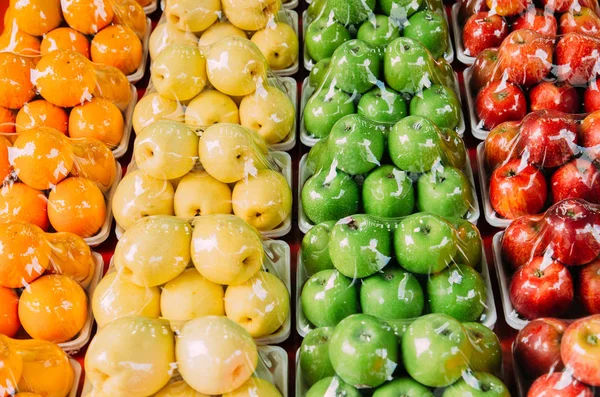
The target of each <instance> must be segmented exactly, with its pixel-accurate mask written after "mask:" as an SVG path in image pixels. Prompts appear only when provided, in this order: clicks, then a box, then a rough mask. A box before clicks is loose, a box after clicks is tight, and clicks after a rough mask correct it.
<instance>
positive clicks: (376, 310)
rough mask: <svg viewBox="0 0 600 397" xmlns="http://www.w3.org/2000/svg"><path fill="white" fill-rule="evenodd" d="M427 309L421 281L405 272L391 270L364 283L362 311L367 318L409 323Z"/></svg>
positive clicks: (379, 273) (370, 277)
mask: <svg viewBox="0 0 600 397" xmlns="http://www.w3.org/2000/svg"><path fill="white" fill-rule="evenodd" d="M424 306H425V298H424V296H423V289H422V288H421V284H419V280H417V278H416V277H415V276H414V275H412V274H411V273H409V272H407V271H405V270H403V269H399V268H396V267H390V266H387V267H386V268H384V269H383V270H382V271H381V272H378V273H375V274H373V275H372V276H369V277H367V278H365V279H363V280H362V285H361V287H360V307H361V308H362V312H363V313H365V314H370V315H372V316H375V317H378V318H381V319H384V320H388V319H407V318H414V317H419V316H420V315H421V314H422V313H423V307H424Z"/></svg>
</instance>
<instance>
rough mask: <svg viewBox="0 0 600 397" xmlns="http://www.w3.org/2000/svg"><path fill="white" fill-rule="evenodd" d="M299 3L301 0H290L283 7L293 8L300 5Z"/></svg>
mask: <svg viewBox="0 0 600 397" xmlns="http://www.w3.org/2000/svg"><path fill="white" fill-rule="evenodd" d="M299 4H300V0H292V1H288V2H287V3H283V8H285V9H286V10H293V9H294V8H296V7H298V5H299Z"/></svg>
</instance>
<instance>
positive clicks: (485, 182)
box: [477, 142, 512, 229]
mask: <svg viewBox="0 0 600 397" xmlns="http://www.w3.org/2000/svg"><path fill="white" fill-rule="evenodd" d="M484 148H485V142H481V143H480V144H479V145H477V169H478V170H479V187H480V188H481V197H482V198H483V214H484V215H485V220H486V221H487V223H489V224H490V225H492V226H494V227H497V228H500V229H506V228H507V227H508V226H509V225H510V224H511V223H512V219H505V218H501V217H499V216H498V215H497V214H496V211H494V208H492V203H491V202H490V177H489V175H488V173H487V170H486V168H485V164H484V161H483V156H484V155H483V150H484Z"/></svg>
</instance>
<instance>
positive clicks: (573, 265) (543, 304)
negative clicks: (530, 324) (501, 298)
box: [496, 200, 600, 320]
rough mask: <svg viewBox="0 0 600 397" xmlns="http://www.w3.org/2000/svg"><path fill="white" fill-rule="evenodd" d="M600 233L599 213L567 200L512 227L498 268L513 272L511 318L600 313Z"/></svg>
mask: <svg viewBox="0 0 600 397" xmlns="http://www.w3.org/2000/svg"><path fill="white" fill-rule="evenodd" d="M598 228H600V209H598V207H596V206H593V205H591V204H589V203H587V202H585V201H583V200H564V201H561V202H559V203H557V204H555V205H554V206H552V207H550V209H548V211H546V213H545V214H544V215H539V216H524V217H521V218H519V219H517V220H515V221H514V222H513V223H511V225H510V226H509V227H508V228H507V229H506V231H505V232H504V235H503V237H502V242H501V257H502V263H497V264H496V265H497V266H504V269H506V270H505V271H507V272H508V273H509V274H510V273H512V272H513V271H514V274H512V276H511V280H510V291H509V296H510V301H511V303H512V305H513V307H514V312H513V311H512V310H509V312H511V316H514V315H518V316H520V318H524V319H527V320H533V319H536V318H539V317H545V316H551V315H552V316H563V315H568V316H570V317H576V316H580V315H581V313H586V312H587V313H589V314H599V313H600V278H599V275H600V262H599V261H598V255H600V238H599V237H598V232H597V230H598ZM501 281H502V280H501ZM506 284H508V281H507V282H506ZM575 296H577V298H578V300H575ZM582 306H583V307H582ZM505 309H506V308H505ZM582 309H583V310H582Z"/></svg>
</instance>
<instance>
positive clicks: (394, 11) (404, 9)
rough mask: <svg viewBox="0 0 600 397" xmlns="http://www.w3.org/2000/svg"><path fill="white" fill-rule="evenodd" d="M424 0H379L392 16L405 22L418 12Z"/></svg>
mask: <svg viewBox="0 0 600 397" xmlns="http://www.w3.org/2000/svg"><path fill="white" fill-rule="evenodd" d="M422 4H423V0H379V6H380V7H381V10H382V11H383V12H384V13H385V15H388V16H389V17H391V18H394V19H396V20H398V21H401V22H404V21H406V20H407V19H408V17H410V16H411V15H412V14H414V13H415V12H417V11H418V10H419V8H421V5H422Z"/></svg>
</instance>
